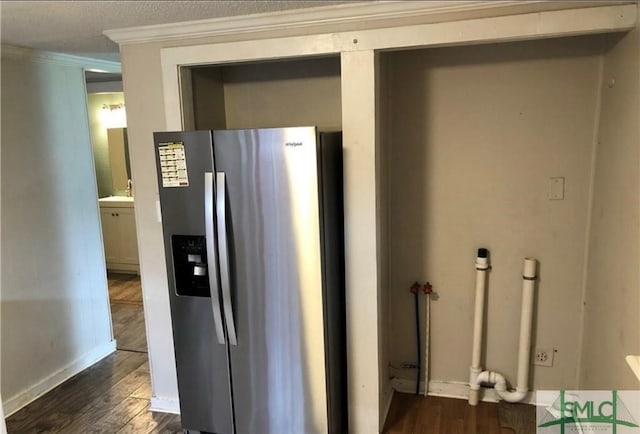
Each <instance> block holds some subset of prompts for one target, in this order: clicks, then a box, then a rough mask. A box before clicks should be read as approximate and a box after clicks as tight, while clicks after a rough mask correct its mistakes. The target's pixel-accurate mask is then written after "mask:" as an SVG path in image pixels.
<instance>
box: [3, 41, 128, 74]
mask: <svg viewBox="0 0 640 434" xmlns="http://www.w3.org/2000/svg"><path fill="white" fill-rule="evenodd" d="M0 53H1V54H2V57H14V58H23V59H30V60H33V61H36V62H43V63H57V64H61V65H69V66H79V67H82V68H85V69H97V70H100V71H103V72H122V66H121V65H120V63H119V62H110V61H108V60H102V59H92V58H89V57H82V56H74V55H72V54H63V53H53V52H50V51H41V50H34V49H32V48H24V47H15V46H13V45H2V47H1V48H0Z"/></svg>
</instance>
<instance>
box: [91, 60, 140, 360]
mask: <svg viewBox="0 0 640 434" xmlns="http://www.w3.org/2000/svg"><path fill="white" fill-rule="evenodd" d="M85 80H86V87H87V109H88V117H89V129H90V134H91V145H92V148H93V157H94V166H95V170H96V181H97V182H96V183H97V186H98V203H99V206H100V220H101V225H102V240H103V246H104V253H105V262H106V263H105V267H106V270H107V283H108V288H109V305H110V309H111V324H112V327H113V337H114V339H115V340H116V348H117V349H118V350H122V351H135V352H143V353H147V339H146V333H145V323H144V310H143V306H142V286H141V282H140V267H139V259H138V242H137V234H136V223H135V213H134V208H133V206H134V201H135V196H134V194H133V192H134V189H133V185H134V184H133V180H132V176H131V165H130V163H129V146H128V137H127V124H126V107H125V101H124V93H123V89H122V76H121V74H119V73H104V72H97V71H85Z"/></svg>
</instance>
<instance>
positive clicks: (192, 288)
mask: <svg viewBox="0 0 640 434" xmlns="http://www.w3.org/2000/svg"><path fill="white" fill-rule="evenodd" d="M205 245H206V243H205V237H203V236H198V235H172V236H171V246H172V248H173V270H174V273H175V279H176V294H177V295H190V296H196V297H211V290H210V289H209V270H208V267H207V249H206V247H205Z"/></svg>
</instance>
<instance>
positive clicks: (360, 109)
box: [341, 50, 381, 433]
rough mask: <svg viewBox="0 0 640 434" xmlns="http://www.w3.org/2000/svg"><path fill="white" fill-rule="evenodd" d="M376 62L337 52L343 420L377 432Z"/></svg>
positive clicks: (367, 55)
mask: <svg viewBox="0 0 640 434" xmlns="http://www.w3.org/2000/svg"><path fill="white" fill-rule="evenodd" d="M376 63H377V56H376V53H375V52H374V51H373V50H366V51H352V52H343V53H342V54H341V70H342V130H343V135H344V138H343V141H344V193H345V249H346V251H345V259H346V266H347V267H346V303H347V346H348V350H347V359H348V381H349V423H350V430H349V431H350V432H352V433H374V432H380V429H381V427H380V426H379V412H380V410H379V409H380V406H379V402H378V401H379V384H378V371H379V366H378V345H379V334H380V330H379V321H378V311H379V309H378V304H379V297H378V295H379V293H380V288H379V281H378V273H377V271H376V270H377V269H378V262H379V261H378V258H379V252H378V242H377V241H378V240H377V237H378V234H377V226H378V224H377V223H378V217H377V213H376V140H377V134H376V122H375V120H376V94H375V93H376V85H375V84H376Z"/></svg>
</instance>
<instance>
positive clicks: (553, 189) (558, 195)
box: [547, 176, 564, 200]
mask: <svg viewBox="0 0 640 434" xmlns="http://www.w3.org/2000/svg"><path fill="white" fill-rule="evenodd" d="M547 198H548V199H549V200H563V199H564V177H563V176H559V177H554V178H549V184H548V188H547Z"/></svg>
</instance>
